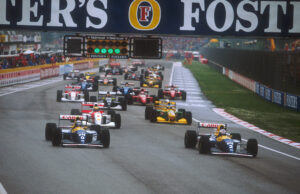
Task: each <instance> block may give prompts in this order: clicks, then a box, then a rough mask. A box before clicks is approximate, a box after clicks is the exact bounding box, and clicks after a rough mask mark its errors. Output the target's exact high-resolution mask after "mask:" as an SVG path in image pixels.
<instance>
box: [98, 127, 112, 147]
mask: <svg viewBox="0 0 300 194" xmlns="http://www.w3.org/2000/svg"><path fill="white" fill-rule="evenodd" d="M100 141H101V143H102V145H103V147H104V148H108V147H109V144H110V133H109V130H108V129H102V130H101V131H100Z"/></svg>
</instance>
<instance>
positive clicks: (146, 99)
mask: <svg viewBox="0 0 300 194" xmlns="http://www.w3.org/2000/svg"><path fill="white" fill-rule="evenodd" d="M134 93H135V95H133V96H130V97H129V98H128V104H141V105H148V104H153V103H154V102H155V101H156V100H157V97H156V96H155V95H151V96H149V94H148V91H146V90H145V89H135V91H134Z"/></svg>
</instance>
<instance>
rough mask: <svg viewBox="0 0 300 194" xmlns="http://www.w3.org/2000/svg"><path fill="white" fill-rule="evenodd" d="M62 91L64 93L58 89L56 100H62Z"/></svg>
mask: <svg viewBox="0 0 300 194" xmlns="http://www.w3.org/2000/svg"><path fill="white" fill-rule="evenodd" d="M62 93H63V91H62V90H57V93H56V101H57V102H61V98H62Z"/></svg>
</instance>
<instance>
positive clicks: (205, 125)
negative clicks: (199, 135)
mask: <svg viewBox="0 0 300 194" xmlns="http://www.w3.org/2000/svg"><path fill="white" fill-rule="evenodd" d="M219 125H224V126H225V124H217V123H199V127H206V128H217V127H218V126H219Z"/></svg>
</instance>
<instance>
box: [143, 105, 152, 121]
mask: <svg viewBox="0 0 300 194" xmlns="http://www.w3.org/2000/svg"><path fill="white" fill-rule="evenodd" d="M152 110H153V107H152V106H146V109H145V120H149V119H150V117H151V113H152Z"/></svg>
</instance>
